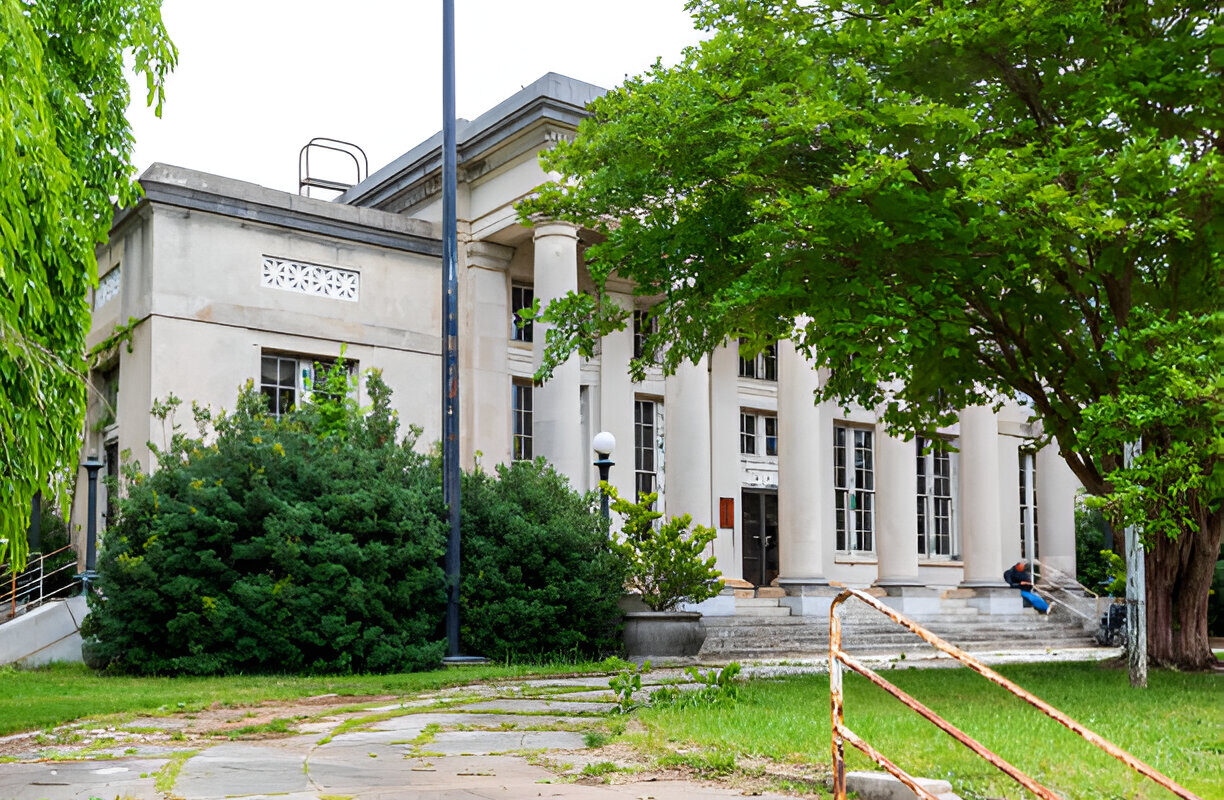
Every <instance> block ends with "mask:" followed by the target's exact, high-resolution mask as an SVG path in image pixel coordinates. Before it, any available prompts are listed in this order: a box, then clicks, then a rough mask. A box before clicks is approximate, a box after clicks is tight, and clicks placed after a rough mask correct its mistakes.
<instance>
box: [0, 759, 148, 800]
mask: <svg viewBox="0 0 1224 800" xmlns="http://www.w3.org/2000/svg"><path fill="white" fill-rule="evenodd" d="M165 763H166V762H165V760H164V759H161V760H150V759H108V760H105V761H61V762H52V763H47V762H42V763H33V764H20V763H10V764H0V797H3V798H5V800H10V799H11V800H77V798H87V797H123V798H131V800H159V798H161V797H162V796H163V795H162V793H161V792H159V791H157V789H156V787H155V786H154V779H153V777H152V775H153V773H155V772H157V770H159V769H161V768H162V765H163V764H165ZM141 775H147V776H149V777H145V778H141V777H140V776H141Z"/></svg>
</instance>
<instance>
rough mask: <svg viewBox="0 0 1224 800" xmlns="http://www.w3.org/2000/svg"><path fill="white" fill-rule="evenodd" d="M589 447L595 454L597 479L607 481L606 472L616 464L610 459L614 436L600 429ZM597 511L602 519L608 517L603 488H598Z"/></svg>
mask: <svg viewBox="0 0 1224 800" xmlns="http://www.w3.org/2000/svg"><path fill="white" fill-rule="evenodd" d="M591 449H592V450H594V451H595V455H596V456H597V458H596V459H595V467H596V468H597V469H598V470H599V480H600V481H601V482H603V483H607V481H608V472H609V471H610V470H611V469H612V467H613V466H615V465H616V462H615V461H613V460H612V451H613V450H615V449H616V437H615V436H613V435H612V434H610V433H608V432H607V431H600V432H599V433H597V434H595V438H594V439H592V440H591ZM599 511H600V513H601V514H603V518H604V519H608V517H609V514H608V493H607V492H605V491H604V490H603V489H600V490H599Z"/></svg>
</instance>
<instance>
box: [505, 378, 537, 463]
mask: <svg viewBox="0 0 1224 800" xmlns="http://www.w3.org/2000/svg"><path fill="white" fill-rule="evenodd" d="M533 388H534V387H533V386H532V385H531V384H530V383H528V382H527V381H511V382H510V460H511V462H514V461H531V460H533V459H534V457H535V393H534V391H533ZM524 400H526V407H524V403H523V401H524Z"/></svg>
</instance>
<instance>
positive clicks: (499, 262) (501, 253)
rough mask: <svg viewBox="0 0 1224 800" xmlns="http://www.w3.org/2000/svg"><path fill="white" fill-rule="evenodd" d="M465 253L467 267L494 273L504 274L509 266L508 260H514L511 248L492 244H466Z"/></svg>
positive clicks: (481, 242)
mask: <svg viewBox="0 0 1224 800" xmlns="http://www.w3.org/2000/svg"><path fill="white" fill-rule="evenodd" d="M465 252H466V255H467V265H468V266H469V267H476V268H477V269H488V270H494V271H496V272H505V271H506V269H508V268H509V266H510V259H512V258H514V248H513V247H506V246H505V245H502V244H495V243H494V242H483V241H476V242H468V245H467V250H466V251H465Z"/></svg>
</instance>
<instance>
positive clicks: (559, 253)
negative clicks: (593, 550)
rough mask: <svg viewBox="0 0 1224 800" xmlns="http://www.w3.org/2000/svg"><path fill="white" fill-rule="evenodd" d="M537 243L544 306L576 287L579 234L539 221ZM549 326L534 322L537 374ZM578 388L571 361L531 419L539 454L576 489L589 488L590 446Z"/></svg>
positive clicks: (540, 390) (542, 389)
mask: <svg viewBox="0 0 1224 800" xmlns="http://www.w3.org/2000/svg"><path fill="white" fill-rule="evenodd" d="M534 240H535V256H534V259H535V261H534V276H533V284H534V287H535V296H536V299H537V300H539V301H540V305H541V307H545V306H547V305H548V304H549V303H550V302H552V301H553V300H556V299H558V298H561V297H564V296H565V295H566V294H568V293H569V292H571V291H576V290H577V288H578V229H577V228H576V227H575V226H573V225H571V224H569V223H568V222H553V221H546V222H540V223H537V225H536V227H535V230H534ZM550 327H551V326H549V325H547V324H545V323H540V322H537V323H535V335H534V340H535V341H534V344H533V354H532V355H533V359H534V365H535V367H536V368H537V369H538V368H539V366H540V364H541V363H543V359H544V344H545V341H546V339H547V334H548V329H549V328H550ZM580 383H581V378H580V375H579V360H578V357H577V356H571V357H570V358H569V359H568V360H567V361H566V362H565V363H564V364H561V365H559V366H558V367H557V368H556V369H555V370H554V371H553V376H552V378H551V379H549V380H548V382H547V383H545V384H544V385H543V386H538V387H536V389H535V392H534V393H533V401H534V405H535V408H534V411H533V415H532V426H533V429H534V435H535V444H536V446H537V448H538V449H537V451H536V453H537V455H542V456H544V457H545V458H546V459H548V461H549V462H550V463H551V464H552V465H553V467H554V468H556V470H557V472H559V473H561V474H562V475H565V476H566V477H568V478H569V479H570V484H571V485H573V486H576V487H581V486H583V485H585V475H586V469H587V466H586V461H587V459H586V452H587V449H588V444H589V443H588V442H583V441H581V439H582V409H581V401H580V398H579V386H580ZM508 390H509V389H508V388H507V391H508Z"/></svg>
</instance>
